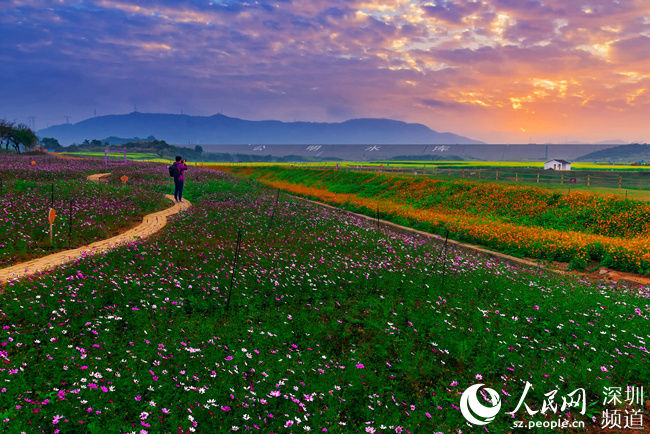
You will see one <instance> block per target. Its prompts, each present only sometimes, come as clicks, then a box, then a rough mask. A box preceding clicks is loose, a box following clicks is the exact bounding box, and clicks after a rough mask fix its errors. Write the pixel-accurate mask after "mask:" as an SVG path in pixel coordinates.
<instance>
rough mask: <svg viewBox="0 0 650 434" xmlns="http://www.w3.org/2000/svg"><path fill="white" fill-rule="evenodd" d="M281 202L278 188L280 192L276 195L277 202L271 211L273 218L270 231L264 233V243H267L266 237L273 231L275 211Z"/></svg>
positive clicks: (270, 222)
mask: <svg viewBox="0 0 650 434" xmlns="http://www.w3.org/2000/svg"><path fill="white" fill-rule="evenodd" d="M279 200H280V189H279V188H278V192H277V193H276V195H275V202H274V203H273V208H272V209H271V218H270V219H269V229H268V230H267V231H266V232H265V233H264V241H266V236H267V235H268V234H269V232H271V229H272V228H273V226H274V223H275V210H276V208H277V207H278V201H279Z"/></svg>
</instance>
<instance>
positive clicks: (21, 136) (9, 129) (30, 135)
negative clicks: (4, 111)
mask: <svg viewBox="0 0 650 434" xmlns="http://www.w3.org/2000/svg"><path fill="white" fill-rule="evenodd" d="M3 145H4V147H5V149H6V150H9V148H10V147H11V148H13V149H14V150H15V151H16V152H18V153H20V149H21V147H22V149H26V150H29V149H33V148H34V147H35V146H36V145H38V137H36V134H34V131H32V129H31V128H29V127H28V126H27V125H25V124H15V123H13V122H9V121H6V120H3V119H0V149H2V146H3Z"/></svg>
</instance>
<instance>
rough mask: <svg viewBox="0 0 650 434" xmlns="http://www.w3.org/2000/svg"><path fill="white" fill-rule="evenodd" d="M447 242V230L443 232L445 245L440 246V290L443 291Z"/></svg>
mask: <svg viewBox="0 0 650 434" xmlns="http://www.w3.org/2000/svg"><path fill="white" fill-rule="evenodd" d="M447 241H449V228H447V231H446V232H445V243H444V244H443V245H442V279H441V280H440V289H445V271H446V269H447V267H445V263H446V262H447Z"/></svg>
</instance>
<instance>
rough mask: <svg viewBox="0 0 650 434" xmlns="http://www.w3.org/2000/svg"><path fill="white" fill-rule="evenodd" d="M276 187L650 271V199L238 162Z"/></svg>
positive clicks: (581, 264) (515, 245) (510, 243)
mask: <svg viewBox="0 0 650 434" xmlns="http://www.w3.org/2000/svg"><path fill="white" fill-rule="evenodd" d="M232 170H233V172H234V173H237V174H238V175H242V176H248V177H252V178H254V179H259V180H260V181H262V182H264V183H266V184H269V185H271V186H273V187H275V188H280V189H284V190H287V191H289V192H291V193H294V194H298V195H303V196H307V197H311V198H314V199H316V200H321V201H325V202H329V203H332V204H334V205H337V206H340V207H343V208H346V209H349V210H352V211H357V212H362V213H365V214H367V215H373V216H374V215H375V214H376V213H379V211H380V208H381V213H382V216H383V217H385V218H387V219H389V220H391V221H394V222H396V223H399V224H403V225H406V226H411V227H416V228H418V229H422V230H426V231H430V232H433V233H438V234H444V233H446V232H451V236H452V238H454V239H457V240H460V241H466V242H470V243H476V244H480V245H483V246H486V247H488V248H490V249H493V250H497V251H501V252H504V253H508V254H512V255H515V256H523V257H528V258H535V259H543V260H548V261H560V262H566V263H569V266H570V267H571V268H575V269H584V268H586V267H587V266H590V263H591V261H596V264H597V265H599V266H604V267H611V268H615V269H617V270H620V271H627V272H634V273H641V274H650V246H649V245H648V243H647V234H648V231H649V230H650V227H649V226H648V215H650V206H648V204H647V203H644V202H636V201H632V200H629V199H623V198H617V197H612V196H609V197H602V196H598V195H593V194H584V193H579V192H573V193H571V194H559V193H558V192H555V191H553V190H548V189H543V188H537V187H532V186H522V185H520V186H511V185H502V184H496V183H489V182H474V181H471V180H451V181H447V180H434V179H431V178H429V177H414V176H403V175H397V174H377V173H364V172H348V171H335V170H307V169H300V168H281V167H266V168H264V167H251V168H241V167H239V168H233V169H232Z"/></svg>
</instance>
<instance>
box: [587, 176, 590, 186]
mask: <svg viewBox="0 0 650 434" xmlns="http://www.w3.org/2000/svg"><path fill="white" fill-rule="evenodd" d="M590 185H591V177H590V176H589V175H587V187H589V186H590Z"/></svg>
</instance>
